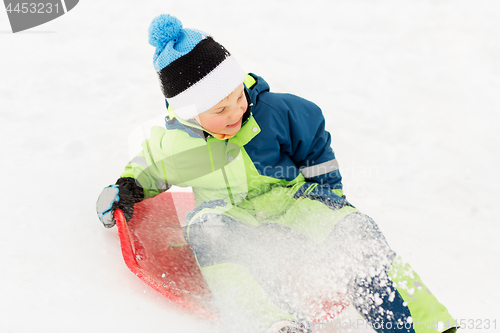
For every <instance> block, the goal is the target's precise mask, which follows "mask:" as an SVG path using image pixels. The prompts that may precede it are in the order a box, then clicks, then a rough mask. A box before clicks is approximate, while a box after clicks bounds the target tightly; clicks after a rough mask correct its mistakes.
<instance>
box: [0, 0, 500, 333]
mask: <svg viewBox="0 0 500 333" xmlns="http://www.w3.org/2000/svg"><path fill="white" fill-rule="evenodd" d="M161 13H171V14H174V15H176V16H177V17H179V18H180V19H181V20H182V21H183V23H184V26H185V27H189V28H197V29H200V30H203V31H206V32H208V33H210V34H212V35H213V36H214V37H215V39H216V40H217V41H219V42H221V43H222V44H223V45H224V46H226V47H227V48H228V49H229V50H230V51H231V52H232V53H233V54H234V55H235V57H236V58H237V59H238V60H239V62H240V64H241V65H242V66H243V67H244V68H245V69H246V70H247V71H249V72H254V73H256V74H258V75H261V76H263V77H264V78H265V79H266V80H267V81H268V82H269V83H270V85H271V88H272V89H273V90H274V91H283V92H291V93H295V94H298V95H300V96H302V97H305V98H307V99H310V100H312V101H314V102H315V103H317V104H318V105H319V106H320V107H321V108H322V109H323V111H324V113H325V115H326V117H327V128H328V130H329V131H330V132H331V134H332V142H333V148H334V150H335V152H336V155H337V158H338V160H339V163H340V168H341V172H342V174H343V177H344V184H345V192H346V194H347V196H348V198H349V200H350V201H351V202H352V203H353V204H354V205H356V206H357V207H358V208H360V209H361V210H362V211H363V212H364V213H366V214H368V215H370V216H372V217H373V218H374V219H375V221H377V223H378V224H379V225H380V227H381V229H382V231H383V232H384V233H385V235H386V237H387V238H388V240H389V243H390V244H391V246H392V247H393V248H394V249H395V250H396V251H397V252H398V253H399V254H400V255H402V256H403V257H404V258H406V259H407V260H408V261H409V262H410V263H411V264H412V266H413V267H414V268H415V269H416V271H417V272H418V273H419V274H420V276H421V277H422V279H423V280H424V281H425V282H426V284H427V285H428V286H429V288H430V289H431V290H432V291H433V292H434V294H435V295H436V296H437V297H438V299H439V300H440V301H441V302H443V303H444V304H445V305H446V306H447V307H448V309H449V310H450V313H451V314H452V315H453V316H454V317H456V318H457V319H459V320H460V319H462V320H467V323H468V324H469V323H473V325H472V324H470V326H469V328H466V329H464V330H463V331H462V332H473V331H476V330H478V325H479V323H481V321H482V323H483V325H482V328H483V329H482V330H481V331H486V332H494V331H500V315H498V313H499V311H500V306H499V305H498V301H497V300H498V299H499V298H500V287H499V286H498V283H497V281H498V279H499V278H500V265H499V259H498V258H499V256H500V245H499V241H498V237H499V236H498V235H499V234H500V224H499V223H498V222H499V218H498V216H500V209H499V205H498V201H499V199H500V195H499V192H498V185H499V184H500V176H499V174H500V173H499V170H500V154H499V147H500V134H499V131H498V124H499V120H500V115H499V111H500V93H499V92H500V42H499V39H498V36H500V2H498V1H495V0H476V1H472V0H454V1H447V0H437V1H430V0H426V1H417V0H407V1H395V0H388V1H364V0H351V1H346V0H339V1H337V0H335V1H326V0H323V1H319V0H312V1H307V2H306V1H287V2H285V1H280V0H267V1H262V0H256V1H253V2H244V3H243V2H235V1H228V0H214V1H210V2H207V1H199V0H197V1H194V0H183V1H176V2H174V3H168V2H164V1H154V2H147V3H146V2H144V3H143V2H137V1H135V2H134V1H116V0H112V1H107V2H99V1H81V2H80V3H79V4H78V5H77V7H75V8H74V9H73V10H72V11H71V12H69V13H68V14H67V15H65V16H63V17H61V18H59V19H56V20H54V21H51V22H49V23H47V24H44V25H42V26H39V27H36V28H33V29H31V30H28V31H26V32H22V33H18V34H12V33H10V26H9V23H8V19H7V14H6V13H5V12H4V11H1V10H0V49H1V53H0V59H1V62H0V73H1V80H0V114H1V120H2V121H1V131H0V138H1V142H2V154H3V157H2V165H1V172H2V175H3V178H2V191H1V194H0V199H1V201H0V202H1V203H2V224H1V225H2V228H1V230H2V232H1V233H0V265H1V266H2V271H1V273H0V285H1V286H2V287H1V288H2V289H1V290H2V291H1V297H0V332H15V333H17V332H35V331H36V332H73V333H74V332H89V331H92V332H137V331H144V332H177V333H182V332H211V331H212V329H211V328H209V327H207V325H206V324H205V323H203V322H198V321H196V320H193V319H192V318H190V317H187V316H186V315H185V314H183V313H182V312H180V311H179V310H178V308H177V307H176V306H175V305H173V304H171V303H170V302H169V301H167V300H165V299H164V298H163V297H162V296H160V295H159V294H157V293H155V292H154V291H153V290H152V289H150V288H149V287H147V286H146V285H145V284H143V283H142V282H141V281H140V280H139V279H137V278H136V277H135V276H134V275H133V274H132V273H130V272H129V271H128V269H127V268H126V266H125V265H124V263H123V260H122V258H121V253H120V248H119V243H118V237H117V235H116V229H111V230H107V229H105V228H103V227H102V226H101V225H100V223H99V221H98V219H97V217H96V214H95V208H94V207H95V201H96V199H97V196H98V195H99V193H100V191H101V189H102V188H103V187H104V186H106V185H108V184H110V183H114V181H115V180H116V178H117V177H118V176H119V175H120V173H121V172H122V169H123V167H124V166H125V164H126V163H127V162H128V161H129V159H130V157H131V154H132V153H135V149H134V148H135V145H137V144H138V143H137V142H135V143H134V142H129V141H133V140H129V139H130V138H131V133H132V132H133V130H134V129H135V128H136V127H137V126H138V125H139V124H144V123H147V122H148V121H150V120H151V119H156V118H158V117H161V116H162V115H163V114H164V112H165V110H164V103H163V97H162V95H161V92H160V89H159V86H158V82H157V78H156V74H155V72H154V69H153V66H152V55H153V47H151V46H150V45H149V44H148V42H147V28H148V26H149V23H150V21H151V20H152V18H153V17H155V16H157V15H159V14H161ZM486 319H488V320H490V321H491V322H492V324H491V325H493V321H494V320H496V325H497V326H496V327H497V328H496V329H490V330H485V329H484V328H485V325H484V321H485V320H486ZM470 320H472V322H470Z"/></svg>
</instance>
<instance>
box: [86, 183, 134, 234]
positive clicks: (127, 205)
mask: <svg viewBox="0 0 500 333" xmlns="http://www.w3.org/2000/svg"><path fill="white" fill-rule="evenodd" d="M143 199H144V191H143V189H142V187H141V186H140V185H138V183H137V182H136V180H135V179H133V178H120V179H118V180H117V181H116V184H115V185H109V186H107V187H105V188H104V189H103V190H102V192H101V194H100V195H99V198H98V199H97V205H96V210H97V216H98V217H99V220H101V222H102V224H103V225H104V226H105V227H106V228H111V227H113V226H114V225H115V224H116V221H115V217H114V214H115V210H116V209H117V208H120V209H121V210H122V211H123V215H124V216H125V220H126V221H127V222H128V221H130V219H131V218H132V215H133V214H134V204H135V203H137V202H140V201H142V200H143Z"/></svg>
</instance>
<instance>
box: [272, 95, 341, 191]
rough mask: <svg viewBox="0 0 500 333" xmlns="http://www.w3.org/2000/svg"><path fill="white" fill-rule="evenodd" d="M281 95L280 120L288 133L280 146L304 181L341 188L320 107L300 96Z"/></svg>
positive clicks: (336, 165)
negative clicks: (282, 116)
mask: <svg viewBox="0 0 500 333" xmlns="http://www.w3.org/2000/svg"><path fill="white" fill-rule="evenodd" d="M285 96H286V98H284V99H283V101H284V103H285V104H286V106H287V114H286V119H284V121H285V126H287V127H288V133H287V135H286V137H283V138H282V140H281V142H282V144H281V149H282V150H283V151H285V152H286V153H287V154H288V155H289V156H290V158H291V159H292V161H293V162H294V163H295V165H296V166H297V167H298V168H299V169H300V171H301V172H302V174H303V175H304V177H305V178H306V180H307V181H311V182H316V183H320V184H323V185H328V186H330V188H332V189H338V190H342V177H341V175H340V172H339V167H338V163H337V160H336V159H335V154H334V152H333V150H332V148H331V136H330V133H329V132H328V131H326V130H325V118H324V116H323V113H322V111H321V109H320V108H319V107H318V106H317V105H316V104H314V103H312V102H310V101H308V100H305V99H303V98H300V97H297V96H294V95H288V94H287V95H285Z"/></svg>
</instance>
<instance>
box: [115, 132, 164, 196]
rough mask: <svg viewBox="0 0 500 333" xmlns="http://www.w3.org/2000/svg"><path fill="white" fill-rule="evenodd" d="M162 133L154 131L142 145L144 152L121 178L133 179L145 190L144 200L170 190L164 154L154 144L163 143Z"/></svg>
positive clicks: (130, 164) (129, 165) (134, 160)
mask: <svg viewBox="0 0 500 333" xmlns="http://www.w3.org/2000/svg"><path fill="white" fill-rule="evenodd" d="M162 132H163V131H158V130H155V129H153V130H152V131H151V137H150V138H149V139H148V140H145V141H144V142H143V143H142V151H141V152H140V153H139V154H138V155H137V156H135V157H134V158H133V159H132V160H131V161H130V162H129V163H128V164H127V166H126V167H125V171H124V172H123V173H122V175H121V176H120V177H121V178H133V179H135V180H136V183H138V185H140V186H141V187H142V188H143V191H144V198H145V199H146V198H151V197H154V196H155V195H157V194H159V193H162V192H165V191H167V190H168V189H169V188H170V185H169V184H168V181H167V174H166V170H165V169H166V168H165V163H164V161H165V158H164V154H165V153H164V152H163V151H161V150H160V149H159V148H158V147H161V146H162V145H161V144H160V145H158V144H154V142H161V140H162Z"/></svg>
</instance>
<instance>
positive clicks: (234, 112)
mask: <svg viewBox="0 0 500 333" xmlns="http://www.w3.org/2000/svg"><path fill="white" fill-rule="evenodd" d="M149 42H150V44H152V45H153V46H155V47H156V52H155V55H154V66H155V69H156V71H157V72H158V76H159V79H160V85H161V88H162V91H163V94H164V95H165V98H166V101H167V107H168V116H167V118H166V120H167V121H166V128H160V127H154V128H152V130H151V136H150V138H149V139H148V140H146V141H145V142H144V143H143V150H142V151H141V152H140V153H139V155H137V156H136V157H135V158H134V159H133V160H132V161H131V162H130V163H129V164H128V165H127V167H126V168H125V172H124V173H123V174H122V175H121V177H120V178H119V179H118V181H117V182H116V184H115V185H113V186H109V187H107V188H105V190H104V191H103V193H102V194H101V196H100V197H99V200H98V209H97V210H98V214H99V217H100V219H101V221H102V222H103V224H104V225H105V226H106V227H112V226H113V225H114V220H113V211H114V210H115V209H116V208H120V209H122V210H123V211H124V214H125V216H126V219H127V220H129V219H130V218H131V217H132V214H133V205H134V203H135V202H138V201H140V200H143V199H144V198H149V197H152V196H154V195H157V194H159V193H161V192H163V191H166V190H167V189H168V188H169V187H170V186H171V185H177V186H185V187H188V186H189V187H192V188H193V194H194V197H195V207H196V208H195V209H194V210H193V211H192V212H191V213H190V214H189V215H188V216H187V218H186V226H185V228H184V234H185V238H186V240H187V241H188V242H189V245H190V247H191V249H192V251H193V253H194V254H195V257H196V260H197V262H198V264H199V266H200V269H201V272H202V274H203V276H204V278H205V280H206V282H207V284H208V285H209V287H210V290H211V292H212V294H213V295H214V299H215V301H216V303H217V306H218V308H219V310H220V314H221V317H222V319H223V321H224V322H225V324H226V327H227V329H228V331H229V332H236V331H239V332H252V333H258V332H263V333H264V332H269V333H276V332H281V333H286V332H288V333H291V332H308V328H307V324H304V323H307V319H308V318H311V317H314V314H317V313H319V312H321V311H322V309H321V305H320V304H316V303H318V302H314V301H313V300H314V297H316V296H315V295H318V294H322V296H323V297H325V295H326V297H327V298H330V299H335V297H336V295H337V294H336V293H337V292H338V291H347V292H348V295H349V297H350V300H351V302H352V303H353V305H354V306H355V308H356V309H357V310H358V311H359V312H360V314H361V315H362V316H363V317H364V318H366V320H367V321H368V322H369V323H370V324H371V325H372V327H374V329H375V330H376V331H377V332H379V333H382V332H384V333H385V332H435V331H436V329H434V328H430V327H427V323H429V322H439V321H441V322H443V323H445V322H447V321H450V320H452V318H451V316H450V315H449V313H448V311H447V310H446V308H445V307H444V306H443V305H441V304H440V303H439V302H438V301H437V299H436V298H435V297H434V296H433V295H432V294H431V293H430V291H429V290H428V289H427V288H426V287H425V285H424V284H423V283H422V281H421V280H420V278H419V277H418V275H416V274H415V273H414V272H413V271H412V270H411V268H410V267H409V266H408V265H404V264H402V262H401V260H400V259H398V258H397V257H396V255H395V253H394V252H393V251H392V250H391V249H390V247H389V246H388V245H387V242H386V241H385V239H384V237H383V235H382V234H381V232H380V231H379V229H378V227H377V226H376V224H375V223H374V222H373V220H371V219H370V218H369V217H368V216H366V215H364V214H361V213H360V212H359V211H358V210H357V209H356V208H355V207H353V206H352V205H351V204H350V203H349V202H347V200H346V199H345V196H343V193H342V182H341V180H342V178H341V176H340V173H339V168H338V163H337V160H336V159H335V155H334V153H333V150H332V148H331V147H330V143H331V139H330V134H329V133H328V132H327V131H326V130H325V122H324V118H323V115H322V112H321V110H320V109H319V108H318V107H317V106H316V105H315V104H313V103H311V102H309V101H307V100H304V99H302V98H300V97H297V96H294V95H290V94H277V93H272V92H270V91H269V85H268V84H267V83H266V82H265V81H264V79H262V78H261V77H259V76H257V75H254V74H247V75H245V73H244V72H243V71H242V70H241V68H240V67H239V66H238V65H237V63H236V62H235V61H234V59H233V57H232V56H231V54H230V53H229V52H228V51H227V50H226V49H225V48H224V47H223V46H222V45H220V44H218V43H217V42H216V41H215V40H213V38H212V37H210V36H208V35H206V34H205V33H203V32H200V31H196V30H190V29H184V28H182V25H181V23H180V21H179V20H178V19H176V18H175V17H172V16H170V15H160V16H158V17H156V18H155V19H154V20H153V22H152V24H151V26H150V28H149ZM318 289H321V290H318ZM315 305H316V306H315ZM444 330H445V329H440V330H439V331H438V332H443V331H444ZM455 330H456V328H451V329H449V332H454V331H455Z"/></svg>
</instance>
